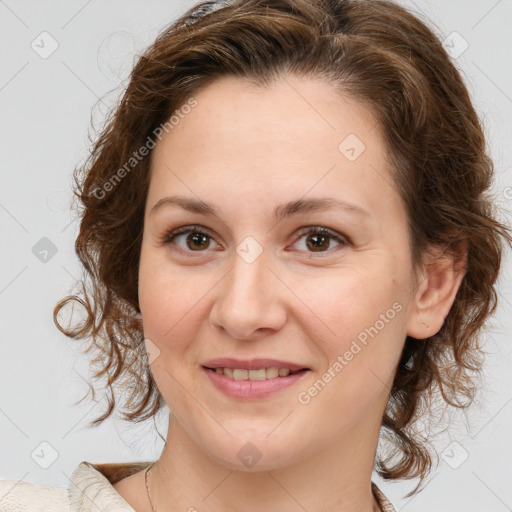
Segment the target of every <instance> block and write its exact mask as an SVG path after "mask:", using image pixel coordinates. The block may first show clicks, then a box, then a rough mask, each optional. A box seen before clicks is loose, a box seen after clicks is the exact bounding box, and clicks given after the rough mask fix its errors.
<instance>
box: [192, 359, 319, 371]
mask: <svg viewBox="0 0 512 512" xmlns="http://www.w3.org/2000/svg"><path fill="white" fill-rule="evenodd" d="M202 366H203V367H205V368H209V369H211V370H215V369H216V368H231V369H232V370H235V369H239V370H261V369H266V368H277V369H288V370H290V373H294V372H297V371H299V370H309V368H308V367H307V366H305V365H301V364H297V363H292V362H291V361H282V360H278V359H271V358H258V359H233V358H230V357H221V358H217V359H210V360H209V361H205V362H204V363H203V364H202Z"/></svg>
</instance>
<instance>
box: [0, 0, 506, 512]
mask: <svg viewBox="0 0 512 512" xmlns="http://www.w3.org/2000/svg"><path fill="white" fill-rule="evenodd" d="M81 171H83V172H78V173H77V191H76V193H77V196H78V197H79V199H80V201H81V203H82V205H83V213H82V217H81V226H80V233H79V236H78V239H77V241H76V250H77V254H78V256H79V258H80V260H81V262H82V264H83V265H84V268H85V270H86V273H87V277H88V282H87V283H86V282H84V288H83V292H82V295H81V296H73V297H67V298H65V299H64V300H63V301H61V302H60V303H59V304H58V305H57V306H56V308H55V313H54V317H55V321H56V323H57V325H58V326H59V328H60V329H61V330H62V331H63V332H64V333H66V334H67V335H68V336H70V337H72V338H77V339H90V340H91V344H90V346H89V350H93V351H95V352H96V353H97V356H96V358H95V361H94V362H95V364H96V365H99V367H98V369H97V372H96V377H97V378H98V379H100V378H102V377H104V376H106V375H107V376H108V379H109V380H108V385H109V391H110V394H109V407H108V409H107V410H106V411H105V413H104V414H103V415H102V416H101V417H100V418H97V419H96V420H95V422H94V423H96V424H97V423H101V422H102V421H103V420H105V419H106V418H107V417H109V416H110V415H111V414H112V413H113V411H114V410H115V407H116V406H118V405H119V402H121V404H122V405H123V406H124V407H123V415H124V418H125V419H128V420H131V421H141V420H144V419H147V418H151V417H152V416H154V415H155V414H156V413H157V412H158V411H159V410H160V409H161V408H162V407H164V406H165V405H167V406H168V407H169V409H170V411H171V414H170V417H169V428H168V433H167V438H166V443H165V447H164V450H163V452H162V454H161V456H160V457H159V459H158V460H157V461H155V462H151V463H150V462H147V463H133V464H92V463H89V462H82V463H81V464H80V466H79V467H78V468H77V469H76V470H75V472H74V473H73V477H72V483H71V484H70V489H69V497H68V496H67V494H66V491H65V490H63V489H53V490H52V489H48V488H45V489H43V488H40V487H38V486H34V485H32V484H26V483H25V484H23V483H22V484H20V485H18V486H17V487H16V488H15V489H12V490H10V489H9V488H8V487H6V486H7V485H9V484H8V482H3V483H2V485H3V487H2V490H3V493H2V494H5V493H6V491H10V492H7V494H6V498H4V500H11V501H10V502H11V503H21V501H23V500H25V503H27V500H28V502H29V501H30V499H32V498H30V497H29V494H30V493H32V495H33V496H35V498H34V499H35V500H39V502H41V500H43V498H42V493H43V491H44V492H47V493H49V497H47V498H44V500H46V501H47V502H49V503H52V504H53V508H52V510H68V507H70V509H71V510H80V511H89V510H91V511H92V510H97V509H98V508H99V509H100V510H136V511H137V512H151V511H158V512H167V511H169V512H175V511H178V510H189V511H195V510H208V511H212V512H216V511H230V510H247V511H262V510H270V509H271V510H281V511H288V510H289V511H292V510H299V509H303V510H309V511H319V512H320V511H322V512H324V511H325V512H327V511H338V512H341V511H342V512H348V511H351V512H354V511H361V512H363V511H364V512H370V511H387V512H389V511H393V510H395V509H394V507H393V505H392V504H391V503H390V502H389V501H388V500H387V499H386V498H385V496H384V495H383V494H382V492H381V491H380V490H379V488H378V487H377V485H376V484H375V483H374V482H372V481H371V474H372V470H373V469H374V468H375V469H376V470H377V472H378V474H379V475H380V476H381V477H383V478H385V479H388V480H394V479H399V478H416V477H419V478H420V483H421V482H423V481H424V479H425V478H426V476H427V475H428V473H429V471H430V469H431V464H432V461H431V456H430V454H429V450H428V447H427V446H426V445H425V442H424V440H423V439H420V438H419V437H417V436H416V435H415V434H414V429H413V426H414V425H415V422H416V421H417V420H418V419H420V418H422V415H423V414H425V408H426V407H428V405H429V404H430V400H432V396H433V391H434V390H435V389H436V387H437V386H439V389H440V390H441V391H442V396H443V398H444V399H445V400H446V401H447V403H449V404H451V405H458V406H461V405H460V404H461V402H460V397H461V396H462V397H465V398H466V399H467V401H466V404H464V405H463V406H468V405H469V403H470V401H471V398H472V396H473V393H474V390H475V384H474V381H472V380H471V379H470V378H469V371H473V370H477V369H479V368H480V365H481V360H480V357H479V356H480V352H479V346H478V339H479V338H478V335H479V333H480V331H481V328H482V327H483V325H484V322H485V320H486V319H487V318H488V316H489V315H490V314H492V313H493V312H494V310H495V307H496V293H495V282H496V279H497V275H498V270H499V268H500V262H501V251H502V245H503V243H504V242H506V243H510V241H511V237H510V233H509V232H508V230H507V228H506V227H505V226H503V225H502V224H500V222H499V221H498V220H496V218H495V215H494V211H493V205H492V203H491V202H490V200H489V198H488V196H487V191H488V188H489V186H490V183H491V180H492V175H493V172H492V162H491V160H490V158H489V156H488V155H487V153H486V149H485V139H484V136H483V132H482V128H481V125H480V123H479V120H478V117H477V115H476V113H475V111H474V109H473V107H472V104H471V101H470V98H469V95H468V92H467V90H466V88H465V86H464V83H463V81H462V79H461V76H460V74H459V72H458V71H457V70H456V68H455V67H454V65H453V64H452V62H451V60H450V58H449V56H448V55H447V54H446V52H445V51H444V49H443V47H442V44H441V43H440V41H439V40H438V39H437V37H436V36H435V35H434V34H433V32H432V31H431V30H430V29H429V28H428V27H426V26H425V25H424V24H423V23H422V22H420V21H419V20H418V19H417V18H416V17H415V16H414V15H412V14H411V13H409V12H408V11H407V10H405V9H404V8H402V7H400V6H398V5H395V4H394V3H392V2H388V1H384V0H371V1H362V0H349V1H341V0H338V1H327V0H324V1H322V0H315V1H311V0H308V1H306V0H273V1H265V0H243V1H242V0H232V1H229V2H223V3H213V2H205V3H203V4H200V5H199V6H197V7H196V8H193V9H191V10H190V11H189V12H187V13H186V14H185V15H184V16H183V17H181V18H180V19H179V20H177V21H176V22H175V23H173V24H172V25H171V26H170V27H169V28H167V29H166V30H165V31H164V32H162V33H161V35H160V36H159V37H158V38H157V40H156V41H155V43H154V44H153V45H152V46H151V47H150V48H149V49H148V50H147V51H146V53H145V54H144V55H143V56H141V57H140V59H139V60H138V62H137V64H136V65H135V67H134V70H133V73H132V75H131V80H130V83H129V85H128V87H127V90H126V92H125V94H124V96H123V98H122V101H121V103H120V104H119V106H118V107H117V108H116V110H115V111H114V113H113V115H112V116H111V118H109V120H108V123H107V125H106V128H105V130H104V132H103V133H102V134H101V137H100V138H99V139H98V141H97V142H96V144H95V146H94V148H93V152H92V154H91V157H90V158H89V160H88V161H87V163H86V165H85V166H84V168H83V169H82V170H81ZM72 301H78V302H79V303H80V304H81V305H83V306H84V307H85V309H86V311H87V315H88V316H87V320H86V322H85V323H80V324H77V325H75V326H71V327H62V326H61V325H60V323H59V320H58V318H57V315H58V313H59V311H60V310H61V308H62V307H63V306H64V305H66V304H67V303H69V302H72ZM469 320H470V322H469ZM447 360H448V361H451V362H452V364H449V365H447V364H446V361H447ZM121 393H123V394H122V395H121ZM121 397H122V398H121ZM123 402H124V403H123ZM381 431H382V435H383V437H385V438H386V439H388V440H390V441H391V442H393V443H395V445H394V450H393V451H391V452H388V453H385V454H384V453H378V450H377V448H378V442H379V439H380V434H381ZM11 487H12V485H11ZM418 487H419V486H418ZM418 487H417V488H416V489H415V491H414V492H416V491H417V489H418ZM411 494H413V493H411ZM411 494H410V495H411ZM16 500H17V501H16ZM5 502H7V501H5ZM19 508H22V509H23V508H25V509H26V510H29V509H30V505H27V504H26V505H23V506H19Z"/></svg>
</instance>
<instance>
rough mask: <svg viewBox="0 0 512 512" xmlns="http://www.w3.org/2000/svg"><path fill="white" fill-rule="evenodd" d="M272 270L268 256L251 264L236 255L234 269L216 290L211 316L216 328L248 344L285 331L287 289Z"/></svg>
mask: <svg viewBox="0 0 512 512" xmlns="http://www.w3.org/2000/svg"><path fill="white" fill-rule="evenodd" d="M271 266H272V265H271V262H270V261H269V258H267V257H266V253H265V252H263V253H262V254H261V255H260V256H259V257H258V258H257V259H256V260H255V261H252V262H250V263H249V262H247V261H245V260H244V259H243V258H242V257H240V256H239V254H237V253H236V254H234V256H233V264H232V267H231V269H230V270H229V271H228V272H227V274H225V276H224V278H223V279H222V280H221V282H220V283H219V285H218V286H216V287H215V290H217V296H216V299H215V301H214V304H213V306H212V309H211V313H210V320H211V323H212V325H213V326H214V327H215V328H217V329H221V330H224V331H225V333H226V334H227V335H229V336H231V337H232V338H236V339H245V340H250V339H255V338H259V337H261V336H268V335H269V334H271V333H272V332H274V331H278V330H279V329H281V327H282V326H283V325H284V324H285V322H286V317H287V315H286V307H285V302H284V301H285V298H286V297H285V296H286V292H287V288H286V286H285V285H284V284H283V282H282V281H281V280H280V279H279V278H278V277H277V275H276V274H277V273H276V272H275V270H274V269H273V268H271ZM288 293H289V291H288Z"/></svg>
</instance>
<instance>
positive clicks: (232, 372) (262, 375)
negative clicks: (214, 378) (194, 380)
mask: <svg viewBox="0 0 512 512" xmlns="http://www.w3.org/2000/svg"><path fill="white" fill-rule="evenodd" d="M215 371H216V372H217V373H219V374H221V375H222V374H224V375H225V376H226V377H229V378H230V379H234V380H266V379H275V378H276V377H278V376H279V377H286V376H287V375H289V374H290V373H291V370H289V369H288V368H275V367H271V368H261V369H259V370H245V369H243V368H215Z"/></svg>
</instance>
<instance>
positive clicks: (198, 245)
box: [161, 226, 351, 254]
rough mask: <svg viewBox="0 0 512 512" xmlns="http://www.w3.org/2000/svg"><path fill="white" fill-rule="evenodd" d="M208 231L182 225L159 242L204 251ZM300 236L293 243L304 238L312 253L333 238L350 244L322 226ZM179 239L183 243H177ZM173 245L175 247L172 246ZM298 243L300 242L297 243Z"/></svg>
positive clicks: (208, 245)
mask: <svg viewBox="0 0 512 512" xmlns="http://www.w3.org/2000/svg"><path fill="white" fill-rule="evenodd" d="M209 233H210V231H209V230H208V229H206V228H204V227H202V226H183V227H181V228H178V229H176V230H174V231H171V232H169V233H166V234H165V235H164V236H163V237H162V239H161V243H163V244H165V245H169V246H170V249H171V250H173V251H176V252H182V253H184V252H186V253H189V254H190V253H191V252H192V253H193V252H196V253H197V252H204V251H205V250H206V249H210V248H211V242H213V241H214V239H213V236H212V235H210V234H209ZM299 235H300V238H299V239H298V241H297V242H295V244H294V245H297V244H298V242H299V241H300V240H301V239H302V238H305V244H303V247H304V249H301V250H305V251H306V252H308V251H309V252H312V253H325V252H330V251H331V250H332V247H330V246H331V241H332V240H334V241H335V242H337V243H338V245H339V246H347V245H350V243H351V242H350V240H349V239H348V238H346V237H344V236H342V235H340V234H339V233H337V232H336V231H332V230H330V229H328V228H324V227H322V226H308V227H306V228H303V229H302V230H300V232H299ZM180 240H182V242H183V243H184V245H180V243H178V242H179V241H180ZM172 245H175V246H176V247H172ZM299 245H300V244H299Z"/></svg>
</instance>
